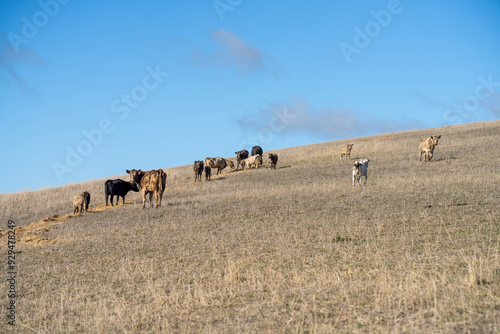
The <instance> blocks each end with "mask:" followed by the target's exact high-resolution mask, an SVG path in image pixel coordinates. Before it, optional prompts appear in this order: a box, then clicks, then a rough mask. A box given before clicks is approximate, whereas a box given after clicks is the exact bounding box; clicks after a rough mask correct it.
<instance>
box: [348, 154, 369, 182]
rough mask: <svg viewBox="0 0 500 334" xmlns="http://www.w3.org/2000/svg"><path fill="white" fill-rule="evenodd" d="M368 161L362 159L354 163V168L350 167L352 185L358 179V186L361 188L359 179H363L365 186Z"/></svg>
mask: <svg viewBox="0 0 500 334" xmlns="http://www.w3.org/2000/svg"><path fill="white" fill-rule="evenodd" d="M369 161H370V159H363V160H360V161H356V162H355V163H354V167H352V185H354V182H355V181H356V179H358V185H359V186H361V177H362V176H364V177H365V184H366V181H367V180H368V162H369Z"/></svg>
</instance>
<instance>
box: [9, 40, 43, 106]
mask: <svg viewBox="0 0 500 334" xmlns="http://www.w3.org/2000/svg"><path fill="white" fill-rule="evenodd" d="M0 36H1V37H2V39H0V69H2V68H3V70H4V71H5V72H6V73H7V76H6V79H7V80H12V81H13V82H14V83H15V84H16V85H17V87H18V88H19V89H20V90H21V91H22V92H24V93H26V94H29V95H35V96H38V93H37V92H36V90H35V89H33V88H32V87H31V86H30V85H29V84H28V83H27V82H26V80H25V79H24V78H23V77H22V76H21V75H20V74H19V72H18V71H17V70H16V66H17V65H20V64H21V65H37V66H39V65H43V64H45V63H46V62H45V60H44V59H43V58H42V57H40V55H38V53H36V51H34V50H33V49H31V48H29V47H27V46H24V47H22V48H20V49H19V50H18V51H17V52H16V51H15V50H14V48H13V47H12V46H11V45H10V44H9V43H8V42H7V40H8V39H7V35H6V34H5V32H3V31H0Z"/></svg>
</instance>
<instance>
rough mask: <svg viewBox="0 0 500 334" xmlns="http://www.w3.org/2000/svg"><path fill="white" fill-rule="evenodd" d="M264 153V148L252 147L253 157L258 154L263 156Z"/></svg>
mask: <svg viewBox="0 0 500 334" xmlns="http://www.w3.org/2000/svg"><path fill="white" fill-rule="evenodd" d="M263 152H264V151H262V147H260V146H254V147H252V156H254V155H257V154H258V155H262V153H263Z"/></svg>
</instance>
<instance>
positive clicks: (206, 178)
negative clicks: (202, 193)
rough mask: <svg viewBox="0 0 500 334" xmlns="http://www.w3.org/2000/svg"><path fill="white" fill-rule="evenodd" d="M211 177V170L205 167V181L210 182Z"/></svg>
mask: <svg viewBox="0 0 500 334" xmlns="http://www.w3.org/2000/svg"><path fill="white" fill-rule="evenodd" d="M211 176H212V168H210V167H208V166H205V181H210V177H211Z"/></svg>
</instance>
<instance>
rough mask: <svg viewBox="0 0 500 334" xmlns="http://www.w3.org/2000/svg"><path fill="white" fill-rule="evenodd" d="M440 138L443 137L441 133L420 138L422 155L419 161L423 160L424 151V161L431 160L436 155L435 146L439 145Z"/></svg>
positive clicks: (419, 151)
mask: <svg viewBox="0 0 500 334" xmlns="http://www.w3.org/2000/svg"><path fill="white" fill-rule="evenodd" d="M439 138H441V135H438V136H431V137H429V138H425V139H420V145H419V146H418V153H419V154H420V157H419V159H418V161H422V153H424V162H425V161H431V159H432V156H433V155H434V148H435V147H436V146H437V144H438V140H439Z"/></svg>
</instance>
